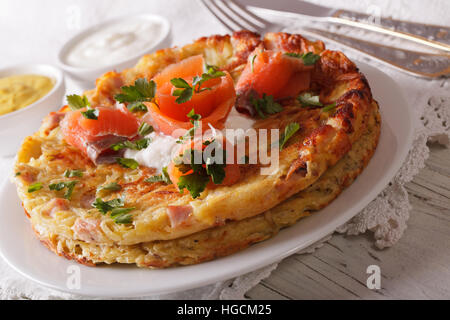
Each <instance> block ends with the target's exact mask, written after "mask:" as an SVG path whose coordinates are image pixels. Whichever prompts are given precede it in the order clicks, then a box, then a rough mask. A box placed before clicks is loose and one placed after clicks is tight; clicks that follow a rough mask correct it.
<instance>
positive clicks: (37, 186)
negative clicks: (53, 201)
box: [28, 182, 42, 193]
mask: <svg viewBox="0 0 450 320" xmlns="http://www.w3.org/2000/svg"><path fill="white" fill-rule="evenodd" d="M41 189H42V183H41V182H36V183H33V184H30V185H29V186H28V193H31V192H35V191H38V190H41Z"/></svg>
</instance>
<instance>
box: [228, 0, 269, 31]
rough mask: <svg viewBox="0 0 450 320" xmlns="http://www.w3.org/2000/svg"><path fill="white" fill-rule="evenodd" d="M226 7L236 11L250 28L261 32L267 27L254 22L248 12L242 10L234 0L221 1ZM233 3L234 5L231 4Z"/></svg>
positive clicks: (233, 11)
mask: <svg viewBox="0 0 450 320" xmlns="http://www.w3.org/2000/svg"><path fill="white" fill-rule="evenodd" d="M221 3H223V5H224V6H225V7H227V8H228V10H229V11H231V12H232V13H234V14H235V15H236V16H237V17H239V19H241V20H242V22H243V23H245V24H246V25H247V26H248V28H247V29H249V30H251V29H252V30H251V31H256V32H261V30H262V29H263V28H264V27H265V25H264V24H262V23H261V25H257V24H256V23H254V22H252V21H251V20H250V19H249V17H248V15H247V16H246V12H242V10H241V8H240V7H239V6H237V5H236V4H235V3H234V2H233V1H221ZM230 4H232V5H230Z"/></svg>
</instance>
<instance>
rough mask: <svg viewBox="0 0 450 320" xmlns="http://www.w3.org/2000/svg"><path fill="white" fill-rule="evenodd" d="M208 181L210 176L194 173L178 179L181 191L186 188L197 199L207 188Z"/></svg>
mask: <svg viewBox="0 0 450 320" xmlns="http://www.w3.org/2000/svg"><path fill="white" fill-rule="evenodd" d="M208 182H209V176H207V175H200V174H195V173H193V174H189V175H186V176H181V177H180V179H179V180H178V188H179V189H180V191H182V190H183V189H185V188H186V189H187V190H188V191H189V193H190V194H191V196H192V198H193V199H195V198H197V197H198V196H199V195H200V193H202V192H203V191H204V190H205V188H206V185H207V184H208Z"/></svg>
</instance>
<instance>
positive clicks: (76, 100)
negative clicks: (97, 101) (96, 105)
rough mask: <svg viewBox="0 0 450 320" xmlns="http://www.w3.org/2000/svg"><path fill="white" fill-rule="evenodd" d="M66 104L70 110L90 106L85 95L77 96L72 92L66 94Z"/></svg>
mask: <svg viewBox="0 0 450 320" xmlns="http://www.w3.org/2000/svg"><path fill="white" fill-rule="evenodd" d="M66 98H67V104H68V105H69V107H70V109H71V110H78V109H82V108H87V107H89V106H90V104H89V100H88V99H87V97H86V96H82V97H81V96H79V95H77V94H72V95H68V96H66Z"/></svg>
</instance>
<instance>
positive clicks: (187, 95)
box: [170, 78, 194, 104]
mask: <svg viewBox="0 0 450 320" xmlns="http://www.w3.org/2000/svg"><path fill="white" fill-rule="evenodd" d="M170 82H171V83H172V84H173V86H174V87H175V88H177V90H174V91H173V92H172V95H173V96H175V97H178V98H177V99H176V100H175V102H176V103H178V104H181V103H185V102H187V101H189V100H191V98H192V93H193V92H194V90H193V89H192V87H191V85H190V84H189V83H187V81H186V80H184V79H183V78H173V79H172V80H170Z"/></svg>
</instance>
